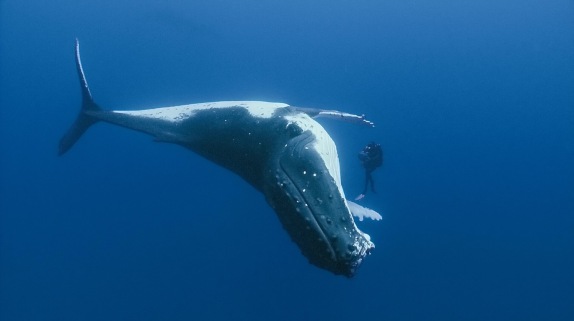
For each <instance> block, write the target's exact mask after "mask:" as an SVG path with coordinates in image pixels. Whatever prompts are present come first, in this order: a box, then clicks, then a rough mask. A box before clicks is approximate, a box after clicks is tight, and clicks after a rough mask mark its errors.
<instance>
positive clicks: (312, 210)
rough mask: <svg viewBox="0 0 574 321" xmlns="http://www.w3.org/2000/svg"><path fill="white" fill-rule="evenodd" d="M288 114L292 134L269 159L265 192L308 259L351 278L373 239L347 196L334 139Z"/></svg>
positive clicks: (307, 120) (301, 116) (306, 120)
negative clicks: (354, 214) (353, 212)
mask: <svg viewBox="0 0 574 321" xmlns="http://www.w3.org/2000/svg"><path fill="white" fill-rule="evenodd" d="M286 119H288V120H289V123H288V125H287V127H288V128H287V131H289V132H290V137H289V139H288V141H287V143H286V144H284V146H280V148H279V149H278V151H277V152H276V153H275V154H274V157H272V158H271V159H270V163H269V165H268V166H267V168H266V181H267V184H266V186H265V188H263V193H264V194H265V196H266V198H267V200H268V202H269V203H270V204H271V206H272V207H273V208H274V210H275V212H276V213H277V215H278V217H279V219H280V221H281V223H282V224H283V227H284V228H285V230H287V232H288V233H289V235H290V236H291V239H292V240H293V241H294V242H295V243H296V244H297V245H298V246H299V248H300V250H301V252H302V253H303V255H305V256H306V257H307V259H308V260H309V262H310V263H312V264H314V265H316V266H318V267H320V268H323V269H326V270H329V271H331V272H333V273H334V274H337V275H344V276H347V277H352V276H353V275H354V274H355V272H356V270H357V268H358V267H359V265H360V264H361V262H362V260H363V258H364V257H365V256H366V255H368V254H369V253H370V251H371V250H372V249H373V248H374V244H373V243H372V242H371V241H370V238H369V235H367V234H365V233H363V232H361V231H360V230H359V229H358V228H357V226H356V225H355V222H354V220H353V217H352V215H351V212H350V210H349V206H348V204H347V201H346V200H345V195H344V192H343V189H342V187H341V180H340V174H339V173H340V170H339V159H338V155H337V150H336V146H335V143H334V142H333V140H332V139H331V137H330V136H329V135H328V133H327V132H326V131H325V130H324V129H323V127H322V126H321V125H319V124H318V123H317V122H315V121H314V120H312V119H311V118H309V117H308V116H307V115H304V114H296V115H293V116H288V117H286Z"/></svg>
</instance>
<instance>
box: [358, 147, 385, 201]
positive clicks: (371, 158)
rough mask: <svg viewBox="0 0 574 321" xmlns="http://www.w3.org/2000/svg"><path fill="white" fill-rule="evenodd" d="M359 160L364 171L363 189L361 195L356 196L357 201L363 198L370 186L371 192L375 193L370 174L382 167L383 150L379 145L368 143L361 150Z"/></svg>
mask: <svg viewBox="0 0 574 321" xmlns="http://www.w3.org/2000/svg"><path fill="white" fill-rule="evenodd" d="M359 160H360V161H361V164H362V165H363V168H364V169H365V188H364V189H363V193H361V195H359V196H357V198H356V199H357V200H359V199H361V198H363V197H365V195H366V194H367V189H368V187H369V185H371V191H373V192H375V182H374V181H373V176H372V175H371V173H372V172H373V171H374V170H375V169H376V168H377V167H380V166H381V165H383V149H382V148H381V145H380V144H377V143H375V142H370V143H369V144H367V146H365V148H363V150H362V151H361V152H360V153H359Z"/></svg>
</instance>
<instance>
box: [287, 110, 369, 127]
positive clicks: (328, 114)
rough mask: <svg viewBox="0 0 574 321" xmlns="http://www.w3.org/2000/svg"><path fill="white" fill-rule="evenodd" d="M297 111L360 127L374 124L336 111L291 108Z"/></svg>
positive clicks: (359, 116)
mask: <svg viewBox="0 0 574 321" xmlns="http://www.w3.org/2000/svg"><path fill="white" fill-rule="evenodd" d="M293 108H295V109H296V110H298V111H301V112H304V113H306V114H307V115H309V116H310V117H313V118H317V117H323V118H332V119H338V120H343V121H347V122H350V123H358V124H361V125H366V126H369V127H375V123H373V122H372V121H370V120H367V119H366V118H365V115H364V114H363V115H355V114H350V113H344V112H341V111H337V110H325V109H317V108H307V107H293Z"/></svg>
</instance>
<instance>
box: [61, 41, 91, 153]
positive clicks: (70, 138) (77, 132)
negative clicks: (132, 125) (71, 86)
mask: <svg viewBox="0 0 574 321" xmlns="http://www.w3.org/2000/svg"><path fill="white" fill-rule="evenodd" d="M76 69H77V71H78V77H79V78H80V85H81V88H82V107H81V109H80V113H79V114H78V117H77V118H76V121H74V123H73V124H72V127H70V129H68V132H66V134H64V136H63V137H62V139H61V140H60V145H59V150H58V155H63V154H64V153H66V152H67V151H68V150H70V148H72V146H74V144H75V143H76V141H78V139H80V137H81V136H82V134H84V132H85V131H86V130H87V129H88V128H89V127H90V126H91V125H93V124H94V123H96V122H97V121H98V119H97V118H95V117H94V116H91V115H90V113H89V112H94V111H99V110H101V109H100V107H99V106H98V105H96V103H95V102H94V100H93V99H92V94H91V93H90V88H89V87H88V82H87V81H86V76H85V75H84V70H83V69H82V61H81V60H80V42H79V41H78V39H76Z"/></svg>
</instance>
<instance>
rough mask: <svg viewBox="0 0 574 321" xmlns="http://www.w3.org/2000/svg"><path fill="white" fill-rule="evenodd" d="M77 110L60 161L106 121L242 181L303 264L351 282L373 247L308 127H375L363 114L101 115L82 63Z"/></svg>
mask: <svg viewBox="0 0 574 321" xmlns="http://www.w3.org/2000/svg"><path fill="white" fill-rule="evenodd" d="M75 58H76V69H77V73H78V77H79V80H80V85H81V92H82V104H81V109H80V111H79V114H78V115H77V118H76V120H75V121H74V123H73V124H72V126H71V127H70V129H69V130H68V131H67V132H66V133H65V134H64V136H63V137H62V139H61V140H60V144H59V155H63V154H64V153H66V152H67V151H69V150H70V148H71V147H72V146H73V145H74V144H75V143H76V142H77V141H78V139H79V138H80V137H81V136H82V134H83V133H84V132H85V131H86V130H87V129H88V128H89V127H90V126H92V125H94V124H95V123H98V122H106V123H110V124H114V125H118V126H122V127H126V128H128V129H132V130H136V131H140V132H143V133H146V134H148V135H151V136H153V137H154V139H155V140H157V141H161V142H166V143H173V144H178V145H180V146H183V147H185V148H187V149H190V150H191V151H193V152H195V153H197V154H199V155H201V156H203V157H205V158H206V159H208V160H210V161H212V162H215V163H217V164H219V165H221V166H223V167H225V168H227V169H229V170H231V171H232V172H234V173H236V174H237V175H239V176H241V177H242V178H243V179H244V180H245V181H247V182H248V183H249V184H250V185H251V186H253V187H254V188H255V189H257V190H258V191H260V192H261V193H263V195H264V196H265V199H266V200H267V202H268V203H269V205H270V206H271V207H272V208H273V210H274V211H275V213H276V214H277V217H278V218H279V220H280V222H281V223H282V225H283V227H284V229H285V230H286V231H287V233H288V234H289V235H290V237H291V239H292V240H293V241H294V243H296V245H297V246H298V247H299V249H300V250H301V252H302V254H303V255H304V256H305V257H306V258H307V259H308V261H309V262H310V263H311V264H313V265H315V266H317V267H320V268H323V269H325V270H328V271H330V272H332V273H334V274H336V275H343V276H346V277H352V276H354V275H355V273H356V271H357V268H358V267H359V266H360V265H361V263H362V261H363V259H364V257H365V256H367V255H368V254H370V253H371V251H372V249H373V248H374V247H375V245H374V244H373V242H371V239H370V237H369V235H368V234H366V233H364V232H362V231H361V230H359V228H358V227H357V225H356V224H355V221H354V220H353V214H354V215H356V216H358V217H360V219H361V220H362V218H363V217H370V218H373V219H380V218H381V216H380V215H379V214H378V213H377V212H375V211H373V210H370V209H367V208H364V207H362V206H360V205H357V204H355V203H352V202H351V201H348V200H346V198H345V194H344V192H343V188H342V184H341V177H340V169H339V157H338V155H337V148H336V145H335V142H334V141H333V139H332V138H331V136H330V135H329V134H328V133H327V131H326V130H325V129H324V128H323V127H322V126H321V125H320V124H319V123H318V122H317V121H315V120H314V118H316V117H327V118H337V119H342V120H345V121H350V122H356V123H359V124H364V125H367V126H374V125H373V123H372V122H370V121H368V120H366V119H365V117H364V115H354V114H349V113H345V112H339V111H334V110H324V109H315V108H302V107H295V106H291V105H288V104H285V103H276V102H263V101H218V102H208V103H197V104H189V105H180V106H172V107H162V108H154V109H145V110H105V109H102V108H100V106H98V104H96V103H95V102H94V99H93V98H92V94H91V92H90V89H89V87H88V82H87V80H86V76H85V74H84V70H83V68H82V63H81V60H80V45H79V41H78V40H77V39H76V46H75Z"/></svg>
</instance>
